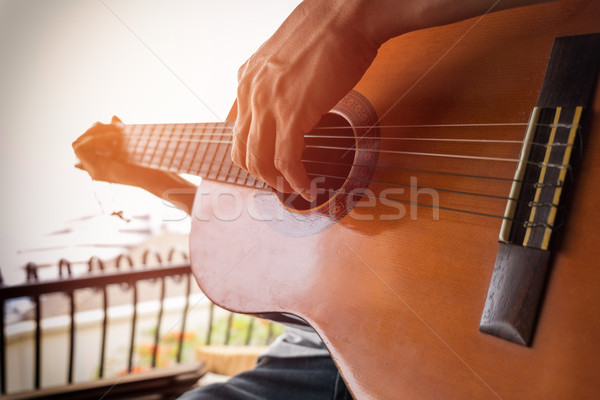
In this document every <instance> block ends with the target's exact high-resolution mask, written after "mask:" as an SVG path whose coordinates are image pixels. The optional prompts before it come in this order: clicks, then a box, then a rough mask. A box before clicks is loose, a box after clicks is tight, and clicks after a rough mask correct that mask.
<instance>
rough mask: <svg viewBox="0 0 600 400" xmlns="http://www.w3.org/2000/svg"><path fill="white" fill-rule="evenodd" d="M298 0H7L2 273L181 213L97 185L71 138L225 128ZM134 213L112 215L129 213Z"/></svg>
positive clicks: (102, 252) (1, 105)
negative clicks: (91, 131) (117, 124)
mask: <svg viewBox="0 0 600 400" xmlns="http://www.w3.org/2000/svg"><path fill="white" fill-rule="evenodd" d="M298 3H299V1H298V0H268V1H244V0H219V1H208V0H170V1H166V0H37V1H36V0H0V152H1V157H0V179H1V188H2V200H1V204H0V210H1V211H0V213H1V214H0V215H1V219H0V243H1V248H0V269H1V270H2V273H3V275H4V280H5V282H6V283H17V282H22V281H23V279H24V274H23V271H22V267H23V266H24V264H25V263H26V262H28V261H34V262H36V263H38V264H40V265H44V264H50V263H56V262H57V261H58V259H59V258H61V257H66V258H68V259H69V260H87V259H89V257H90V256H91V255H97V256H100V257H101V258H109V257H114V256H116V255H117V254H119V253H121V252H122V251H123V248H124V247H133V246H135V245H136V244H138V243H141V242H143V241H146V240H148V239H149V238H151V237H153V236H156V235H158V234H162V233H165V232H174V233H178V234H185V233H187V232H188V229H189V224H190V222H189V218H187V217H186V216H185V214H184V213H183V212H180V211H178V210H176V209H174V208H173V207H172V206H170V205H168V204H165V203H164V202H163V201H162V200H160V199H157V198H154V197H153V196H151V195H149V194H147V193H145V192H143V191H142V190H139V189H134V188H126V187H123V186H120V185H114V184H106V183H101V182H93V181H92V180H91V179H90V177H89V176H88V175H87V174H86V173H84V172H82V171H80V170H77V169H75V168H74V164H75V163H76V161H77V160H76V158H75V156H74V154H73V151H72V148H71V143H72V142H73V141H74V140H75V139H76V138H77V137H78V136H79V135H81V134H82V133H83V132H85V131H86V130H87V129H88V128H89V127H90V126H91V125H92V124H93V123H94V122H96V121H101V122H106V123H108V122H109V121H110V118H111V116H112V115H117V116H118V117H119V118H121V119H122V120H123V122H125V123H164V122H210V121H220V120H223V119H224V118H225V117H226V115H227V113H228V112H229V109H230V107H231V105H232V104H233V101H234V99H235V92H236V86H237V81H236V74H237V69H238V67H239V66H240V65H241V64H242V63H243V62H244V61H245V60H246V59H247V58H248V57H249V56H250V55H251V54H252V53H253V52H254V51H255V50H256V49H257V48H258V47H259V46H260V44H261V43H262V42H263V41H264V40H266V39H267V38H268V37H269V36H270V35H271V34H272V33H273V32H274V31H275V30H276V29H277V27H278V26H279V25H280V24H281V22H282V21H283V20H284V19H285V17H286V16H287V15H288V14H289V13H290V12H291V11H292V10H293V8H294V7H295V6H296V5H297V4H298ZM120 211H122V213H121V214H120V215H121V216H123V218H120V217H119V216H115V215H113V213H118V212H120Z"/></svg>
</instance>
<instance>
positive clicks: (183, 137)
mask: <svg viewBox="0 0 600 400" xmlns="http://www.w3.org/2000/svg"><path fill="white" fill-rule="evenodd" d="M504 125H506V124H504ZM512 125H515V124H512ZM520 125H521V124H520ZM159 126H160V125H159ZM461 126H464V124H461ZM487 126H489V124H487ZM160 127H161V128H163V132H164V128H165V126H160ZM396 127H397V126H396ZM339 128H340V129H352V128H351V127H339ZM149 135H150V136H152V135H155V132H150V133H149ZM175 135H176V134H175V133H173V132H171V134H170V135H169V136H171V137H170V138H165V137H164V136H162V135H161V136H159V137H158V138H155V139H154V140H156V141H176V142H192V141H193V142H201V143H218V144H231V141H218V140H201V139H200V140H198V139H196V138H197V137H198V136H217V135H218V136H230V135H231V134H230V133H221V134H217V135H215V134H214V133H213V134H211V133H206V134H203V135H198V134H195V135H181V134H180V135H179V136H180V137H179V138H174V137H173V136H175ZM127 136H128V137H136V136H144V135H140V134H137V135H136V134H128V135H127ZM308 136H311V137H312V138H319V139H321V138H323V139H325V138H333V139H346V140H347V139H350V138H355V137H354V135H352V136H346V137H341V136H328V137H324V136H322V135H321V136H320V135H308ZM188 138H189V139H188ZM386 139H400V140H425V141H435V140H436V138H386ZM437 140H439V141H453V142H475V143H481V142H483V143H511V144H515V143H516V144H518V143H522V141H514V140H512V141H510V140H485V139H483V140H482V139H476V140H469V139H444V138H441V139H437ZM307 147H308V148H322V149H337V150H346V148H340V147H335V146H310V145H309V146H307ZM363 150H365V149H363ZM367 151H368V150H367ZM373 151H379V152H388V153H395V154H413V155H420V156H440V157H453V158H467V159H477V160H493V161H508V162H518V161H519V160H517V159H507V158H499V157H481V156H466V155H451V154H445V153H419V152H406V151H393V150H373ZM309 162H310V161H309ZM315 162H316V161H315ZM420 172H424V171H420ZM428 173H439V172H433V171H428ZM447 174H450V175H452V173H447ZM311 176H319V175H315V174H311ZM320 176H325V177H329V178H334V179H347V178H346V177H341V176H331V175H320ZM463 176H464V174H463ZM472 177H478V178H485V179H502V180H510V179H508V178H492V177H482V176H472ZM512 180H513V181H514V179H512ZM373 183H380V184H387V185H394V186H404V187H415V186H414V185H407V184H402V183H394V182H380V181H373ZM430 189H433V190H438V191H443V192H450V193H457V194H463V195H471V196H480V197H489V198H497V199H503V200H515V201H519V200H518V199H514V198H510V197H503V196H497V195H491V194H484V193H473V192H465V191H459V190H451V189H441V188H430ZM463 211H464V210H463Z"/></svg>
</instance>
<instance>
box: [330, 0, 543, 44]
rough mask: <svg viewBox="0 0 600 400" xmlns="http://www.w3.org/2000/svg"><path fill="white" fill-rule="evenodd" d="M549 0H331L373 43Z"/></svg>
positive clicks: (380, 42)
mask: <svg viewBox="0 0 600 400" xmlns="http://www.w3.org/2000/svg"><path fill="white" fill-rule="evenodd" d="M550 1H555V0H463V1H457V0H334V2H335V3H337V4H339V7H342V8H343V9H344V10H345V11H343V13H344V14H345V15H346V16H347V18H350V19H351V20H354V21H356V26H357V29H358V30H359V31H361V32H362V33H363V34H364V35H365V37H367V38H369V39H370V40H372V42H373V43H374V44H375V45H377V46H378V45H380V44H382V43H383V42H385V41H386V40H388V39H391V38H393V37H396V36H400V35H402V34H404V33H407V32H410V31H414V30H418V29H424V28H429V27H433V26H439V25H445V24H450V23H453V22H458V21H462V20H465V19H468V18H472V17H476V16H479V15H483V14H486V13H489V12H494V11H500V10H505V9H509V8H515V7H520V6H526V5H532V4H537V3H545V2H550Z"/></svg>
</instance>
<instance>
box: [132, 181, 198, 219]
mask: <svg viewBox="0 0 600 400" xmlns="http://www.w3.org/2000/svg"><path fill="white" fill-rule="evenodd" d="M126 184H128V185H132V186H137V187H140V188H142V189H144V190H146V191H148V192H150V193H152V194H153V195H155V196H157V197H160V198H162V199H164V200H166V201H168V202H170V203H172V204H173V205H175V206H176V207H177V208H179V209H181V210H182V211H185V212H186V213H187V214H190V215H191V212H192V206H193V204H194V196H195V193H196V186H195V185H193V184H192V183H190V182H188V181H187V180H185V179H183V178H181V177H180V176H179V175H176V174H173V173H169V172H162V171H152V172H151V173H148V174H146V175H143V176H139V178H138V179H137V180H133V181H130V182H127V183H126Z"/></svg>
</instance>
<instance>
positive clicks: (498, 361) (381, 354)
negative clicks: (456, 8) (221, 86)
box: [114, 1, 600, 400]
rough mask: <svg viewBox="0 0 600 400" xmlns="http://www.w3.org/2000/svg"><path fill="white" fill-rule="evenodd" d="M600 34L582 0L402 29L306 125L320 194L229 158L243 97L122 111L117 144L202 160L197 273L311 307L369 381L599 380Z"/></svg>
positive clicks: (175, 159)
mask: <svg viewBox="0 0 600 400" xmlns="http://www.w3.org/2000/svg"><path fill="white" fill-rule="evenodd" d="M596 32H600V2H598V1H568V2H567V1H566V2H557V3H550V4H544V5H538V6H532V7H526V8H521V9H513V10H509V11H503V12H499V13H494V14H491V15H486V16H484V17H482V18H477V19H471V20H467V21H463V22H461V23H456V24H452V25H449V26H443V27H437V28H433V29H427V30H422V31H417V32H413V33H410V34H406V35H403V36H401V37H398V38H396V39H393V40H391V41H389V42H387V43H385V44H384V45H383V47H382V48H381V49H380V51H379V54H378V56H377V58H376V59H375V61H374V63H373V64H372V66H371V67H370V68H369V70H368V71H367V73H366V74H365V75H364V77H363V79H362V80H361V81H360V82H359V83H358V85H357V86H356V87H355V88H354V91H353V92H351V93H349V94H348V96H346V97H345V98H344V99H342V100H341V101H340V103H339V104H338V105H337V106H336V107H335V108H334V109H333V110H332V111H331V112H330V113H329V114H327V115H325V116H324V117H323V119H322V121H321V123H320V124H319V126H318V127H317V128H316V129H315V130H313V131H312V132H311V133H310V134H309V135H307V137H306V151H305V153H304V156H303V158H304V159H303V162H304V164H305V166H306V169H307V171H308V173H309V174H310V175H311V176H312V177H314V178H315V179H316V180H317V181H318V182H319V186H318V188H319V190H320V194H319V197H318V199H317V200H316V202H314V203H307V202H305V201H304V200H302V199H301V198H298V197H297V196H293V195H283V194H280V193H277V192H274V191H273V190H271V189H270V188H268V187H266V185H265V184H264V183H263V182H261V181H259V180H257V179H255V178H254V177H252V176H249V175H248V174H246V173H245V172H244V171H242V170H240V169H239V168H237V167H236V166H235V165H233V164H232V162H231V160H230V158H229V154H230V146H231V145H230V142H231V129H232V126H233V121H234V120H235V109H233V110H232V113H231V115H230V116H229V117H228V120H227V121H226V122H222V123H199V124H161V125H118V126H117V125H115V126H114V128H115V129H118V130H119V131H121V132H122V136H123V141H122V143H121V147H120V150H119V151H118V152H116V153H115V157H120V158H121V159H123V160H124V161H127V162H129V163H132V164H137V165H142V166H145V167H149V168H156V169H162V170H168V171H173V172H185V173H191V174H196V175H199V176H202V177H203V181H202V184H201V185H200V187H199V188H198V192H197V194H196V199H195V206H194V210H193V216H192V218H193V223H192V232H191V246H190V247H191V256H192V264H193V270H194V273H195V276H196V278H197V281H198V283H199V285H200V286H201V288H202V289H203V290H204V292H205V293H206V294H207V295H208V296H209V297H210V299H211V300H213V301H214V302H215V303H217V304H218V305H221V306H223V307H225V308H228V309H230V310H233V311H237V312H242V313H249V314H261V315H280V316H284V317H285V316H291V315H294V316H296V317H299V318H301V319H303V320H304V321H306V322H307V323H309V324H310V325H311V326H313V327H314V328H315V330H316V331H317V332H318V333H319V335H320V336H321V338H322V339H323V341H324V342H325V344H326V345H327V347H328V349H329V350H330V352H331V354H332V356H333V358H334V360H335V362H336V363H337V365H338V367H339V369H340V371H341V373H342V375H343V377H344V379H345V380H346V382H347V384H348V386H349V388H350V389H351V391H352V393H353V395H354V396H355V397H356V398H357V399H377V400H392V399H460V400H464V399H501V400H509V399H532V398H533V399H596V398H598V397H599V396H600V379H599V377H600V375H599V374H600V317H599V314H598V313H599V311H600V264H599V260H600V245H599V240H600V208H599V207H598V202H599V201H600V190H599V186H598V184H599V182H600V157H598V156H597V155H598V152H600V93H599V91H598V90H596V89H595V86H594V81H595V80H596V78H597V75H598V68H597V64H598V56H599V55H600V47H599V45H598V43H599V39H598V36H597V35H588V34H591V33H596ZM573 35H577V36H575V37H573ZM579 35H584V36H579ZM565 36H569V37H568V38H563V37H565ZM557 38H558V39H557ZM553 48H554V50H552V49H553ZM499 237H500V241H499Z"/></svg>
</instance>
